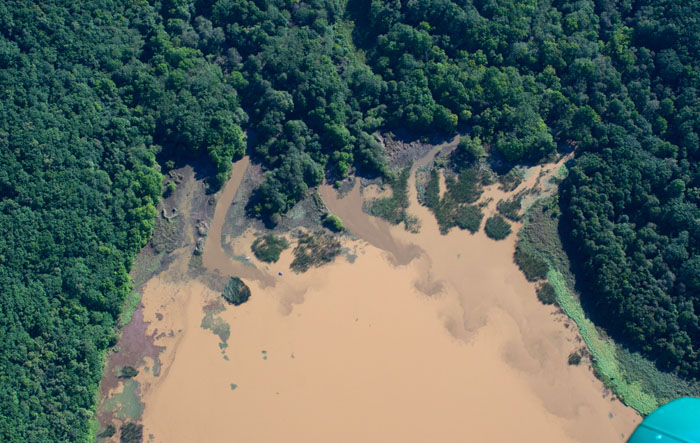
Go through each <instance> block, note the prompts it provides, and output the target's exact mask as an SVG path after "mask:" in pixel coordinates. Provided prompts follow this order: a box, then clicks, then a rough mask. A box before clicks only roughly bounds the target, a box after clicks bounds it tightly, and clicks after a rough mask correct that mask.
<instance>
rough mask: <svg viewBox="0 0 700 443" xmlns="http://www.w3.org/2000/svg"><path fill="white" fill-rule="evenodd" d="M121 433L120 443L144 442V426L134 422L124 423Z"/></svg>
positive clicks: (120, 429)
mask: <svg viewBox="0 0 700 443" xmlns="http://www.w3.org/2000/svg"><path fill="white" fill-rule="evenodd" d="M119 431H121V433H120V435H119V442H120V443H141V442H142V441H143V425H140V424H136V423H132V422H129V423H124V424H123V425H122V426H121V428H119Z"/></svg>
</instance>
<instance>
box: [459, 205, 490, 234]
mask: <svg viewBox="0 0 700 443" xmlns="http://www.w3.org/2000/svg"><path fill="white" fill-rule="evenodd" d="M483 219H484V213H483V212H481V208H480V207H478V206H475V205H466V206H460V207H459V208H457V211H456V212H455V218H454V220H455V224H456V225H457V226H458V227H459V228H460V229H464V230H467V231H469V232H471V233H472V234H474V233H475V232H477V231H478V230H479V228H480V227H481V220H483Z"/></svg>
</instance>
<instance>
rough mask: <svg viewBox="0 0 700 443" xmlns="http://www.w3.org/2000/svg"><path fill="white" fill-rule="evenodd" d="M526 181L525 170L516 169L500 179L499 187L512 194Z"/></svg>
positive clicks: (517, 167)
mask: <svg viewBox="0 0 700 443" xmlns="http://www.w3.org/2000/svg"><path fill="white" fill-rule="evenodd" d="M523 179H525V170H524V169H523V168H521V167H519V166H516V167H514V168H513V169H511V170H510V171H508V173H507V174H504V175H501V176H499V177H498V182H499V183H500V184H501V186H499V187H500V188H501V189H502V190H503V191H505V192H511V191H513V190H514V189H515V188H517V187H518V186H520V183H522V182H523Z"/></svg>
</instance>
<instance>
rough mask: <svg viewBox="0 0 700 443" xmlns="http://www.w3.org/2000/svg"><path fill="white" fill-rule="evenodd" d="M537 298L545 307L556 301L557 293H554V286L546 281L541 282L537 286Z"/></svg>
mask: <svg viewBox="0 0 700 443" xmlns="http://www.w3.org/2000/svg"><path fill="white" fill-rule="evenodd" d="M537 298H538V299H539V300H540V301H541V302H542V303H544V304H545V305H552V304H554V303H555V302H556V301H557V293H556V292H555V291H554V286H552V284H551V283H549V282H548V281H545V282H542V283H540V284H539V285H538V286H537Z"/></svg>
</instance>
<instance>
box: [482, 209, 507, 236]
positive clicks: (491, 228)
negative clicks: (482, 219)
mask: <svg viewBox="0 0 700 443" xmlns="http://www.w3.org/2000/svg"><path fill="white" fill-rule="evenodd" d="M484 232H486V235H487V236H488V237H489V238H492V239H494V240H503V239H504V238H506V237H508V236H509V235H510V232H511V228H510V223H508V222H507V221H506V219H505V218H503V217H502V216H501V215H498V214H497V215H492V216H491V217H489V218H488V220H486V225H485V226H484Z"/></svg>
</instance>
